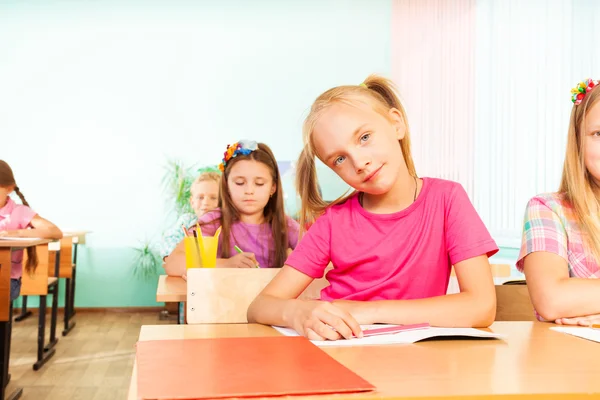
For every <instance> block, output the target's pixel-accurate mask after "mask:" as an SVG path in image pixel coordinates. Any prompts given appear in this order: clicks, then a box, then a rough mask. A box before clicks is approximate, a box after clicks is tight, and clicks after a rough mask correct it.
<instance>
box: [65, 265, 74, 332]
mask: <svg viewBox="0 0 600 400" xmlns="http://www.w3.org/2000/svg"><path fill="white" fill-rule="evenodd" d="M73 275H75V269H73ZM73 282H75V281H73ZM71 287H72V285H71V279H70V278H66V279H65V321H64V322H65V327H64V329H63V331H62V335H63V336H67V335H68V334H69V332H71V329H73V328H74V327H75V322H71V319H72V317H73V299H72V291H71Z"/></svg>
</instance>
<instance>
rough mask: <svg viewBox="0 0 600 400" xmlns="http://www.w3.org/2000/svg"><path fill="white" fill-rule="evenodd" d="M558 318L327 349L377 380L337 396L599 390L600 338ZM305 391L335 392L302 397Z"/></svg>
mask: <svg viewBox="0 0 600 400" xmlns="http://www.w3.org/2000/svg"><path fill="white" fill-rule="evenodd" d="M551 326H553V325H552V324H548V323H541V322H496V323H494V324H493V325H492V326H491V327H490V330H492V331H494V332H498V333H503V334H506V335H507V339H506V340H484V341H481V340H441V341H429V342H421V343H416V344H412V345H386V346H363V347H329V348H324V351H326V352H327V353H328V354H330V355H331V356H332V357H333V358H335V359H336V360H338V361H339V362H341V363H342V364H343V365H345V366H346V367H348V368H349V369H350V370H352V371H354V372H355V373H357V374H358V375H360V376H361V377H363V378H364V379H366V380H367V381H368V382H370V383H372V384H373V385H375V386H376V387H377V390H376V391H375V392H371V393H364V394H352V395H336V396H335V398H336V399H419V400H427V399H429V400H432V399H459V398H463V397H464V396H473V397H469V399H471V400H477V399H540V400H541V399H553V400H557V399H561V400H562V399H565V400H566V399H594V398H600V361H599V360H600V345H599V344H598V343H595V342H591V341H587V340H584V339H580V338H577V337H574V336H571V335H566V334H562V333H559V332H555V331H552V330H550V329H549V328H550V327H551ZM274 335H278V332H277V331H275V330H274V329H272V328H270V327H267V326H262V325H256V324H207V325H145V326H142V328H141V330H140V337H139V340H140V341H144V340H169V339H181V340H185V339H197V338H209V337H210V338H215V337H246V336H274ZM165 367H167V366H165ZM136 379H137V374H136V365H135V364H134V367H133V374H132V378H131V383H130V390H129V397H128V399H129V400H137V380H136ZM330 397H331V396H330ZM294 398H296V397H294ZM305 398H311V399H325V398H328V397H327V396H312V397H301V399H305ZM298 399H300V397H298Z"/></svg>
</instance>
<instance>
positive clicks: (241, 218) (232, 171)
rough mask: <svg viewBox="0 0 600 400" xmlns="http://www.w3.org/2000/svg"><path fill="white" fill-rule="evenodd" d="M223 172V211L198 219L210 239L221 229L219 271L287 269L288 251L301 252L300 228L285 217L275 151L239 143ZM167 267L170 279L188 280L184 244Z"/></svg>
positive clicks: (229, 152) (230, 148) (231, 150)
mask: <svg viewBox="0 0 600 400" xmlns="http://www.w3.org/2000/svg"><path fill="white" fill-rule="evenodd" d="M220 168H221V170H222V171H223V176H222V178H221V190H220V193H221V202H222V206H221V207H220V208H217V209H216V210H213V211H210V212H208V213H206V214H204V215H203V216H201V217H200V218H199V219H198V223H199V225H200V227H201V230H202V234H203V235H205V236H212V235H214V234H215V232H216V230H217V229H218V228H219V227H221V234H220V236H219V248H218V252H217V257H218V258H217V268H255V267H256V266H259V267H262V268H280V267H282V266H283V263H284V262H285V259H286V257H287V254H288V249H294V248H296V244H297V242H298V232H299V227H298V222H296V221H294V220H293V219H292V218H290V217H289V216H287V215H286V214H285V211H284V206H283V191H282V185H281V177H280V174H279V168H278V167H277V161H276V160H275V156H274V155H273V152H272V151H271V149H270V148H269V147H268V146H267V145H266V144H264V143H256V142H253V141H239V142H237V143H234V144H232V145H230V146H228V147H227V151H226V152H225V156H224V158H223V162H222V163H221V164H220ZM195 230H196V227H195V225H193V226H192V227H190V229H189V231H190V232H194V231H195ZM236 246H237V248H239V249H240V250H241V251H242V252H241V253H239V252H238V251H237V250H236ZM164 266H165V270H166V271H167V274H169V275H181V276H185V272H186V269H185V250H184V248H183V243H181V244H179V245H178V246H177V247H176V249H175V251H173V253H172V254H171V255H170V256H169V257H167V258H166V260H165V265H164Z"/></svg>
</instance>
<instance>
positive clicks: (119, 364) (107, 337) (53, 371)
mask: <svg viewBox="0 0 600 400" xmlns="http://www.w3.org/2000/svg"><path fill="white" fill-rule="evenodd" d="M37 321H38V317H37V313H36V312H34V315H33V316H31V317H29V318H28V319H27V320H25V321H22V322H16V323H15V322H13V335H12V338H13V339H12V351H11V359H10V370H9V372H10V374H11V375H12V378H11V381H10V383H9V385H8V392H7V394H10V393H12V391H13V389H14V388H15V387H17V386H18V387H22V388H23V397H21V399H23V400H54V399H62V400H75V399H81V400H104V399H106V400H109V399H110V400H118V399H126V398H127V390H128V388H129V381H130V378H131V368H132V366H133V360H134V357H135V343H136V342H137V339H138V336H139V332H140V327H141V326H142V325H152V324H165V323H167V324H168V323H175V322H174V321H161V320H159V313H158V312H156V311H152V312H136V313H125V312H118V311H112V312H111V311H107V312H85V311H78V312H77V314H76V315H75V321H76V322H77V324H76V326H75V328H74V329H73V330H72V331H71V332H70V333H69V335H67V336H66V337H63V336H61V332H62V324H60V325H59V326H58V328H59V329H57V337H58V338H59V340H58V343H57V344H56V347H55V348H56V354H55V355H54V357H52V358H51V359H50V361H48V362H47V363H46V365H44V366H43V367H42V369H41V370H39V371H33V368H32V366H33V363H34V362H35V360H36V354H37V353H36V351H37ZM49 321H50V318H49V316H48V323H49ZM59 321H60V322H61V323H62V315H61V316H60V318H59ZM47 335H48V334H47ZM47 337H48V336H46V338H47ZM46 340H47V339H46Z"/></svg>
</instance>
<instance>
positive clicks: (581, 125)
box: [558, 89, 600, 262]
mask: <svg viewBox="0 0 600 400" xmlns="http://www.w3.org/2000/svg"><path fill="white" fill-rule="evenodd" d="M598 99H600V90H598V89H593V90H591V91H590V92H588V93H587V94H586V96H585V97H584V98H583V100H582V102H581V103H580V104H579V105H574V106H573V110H572V111H571V119H570V121H569V134H568V138H567V150H566V155H565V162H564V165H563V173H562V179H561V182H560V188H559V189H558V190H559V192H561V193H563V194H564V195H565V197H566V199H567V201H568V202H570V203H571V205H572V206H573V209H574V211H575V217H576V218H577V222H578V223H579V225H580V228H581V231H582V234H583V237H584V240H585V241H586V244H587V246H588V247H589V253H591V255H592V256H593V257H594V258H595V260H596V262H600V222H599V220H598V215H599V214H598V213H599V211H600V204H599V202H598V198H599V197H600V188H599V187H598V185H597V184H596V183H595V182H594V180H593V177H592V176H591V174H590V172H589V171H588V170H587V168H586V166H585V159H584V154H585V146H586V144H585V134H586V132H585V118H586V115H587V112H588V110H589V109H590V108H592V107H593V106H594V104H596V102H597V101H598Z"/></svg>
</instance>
